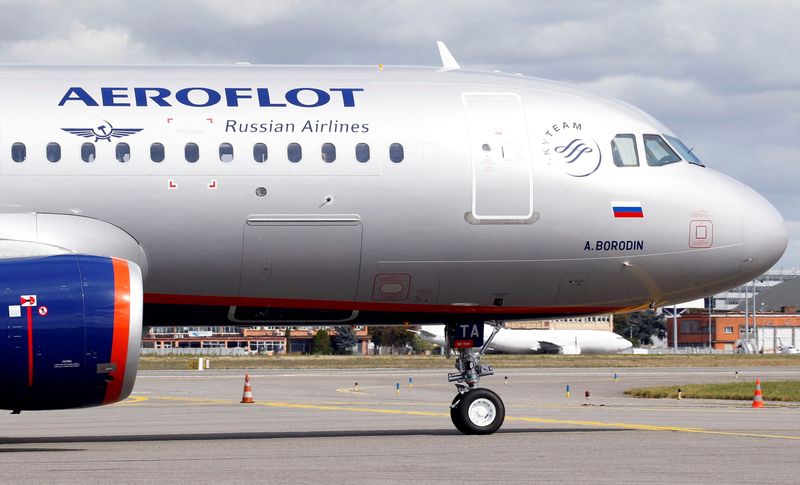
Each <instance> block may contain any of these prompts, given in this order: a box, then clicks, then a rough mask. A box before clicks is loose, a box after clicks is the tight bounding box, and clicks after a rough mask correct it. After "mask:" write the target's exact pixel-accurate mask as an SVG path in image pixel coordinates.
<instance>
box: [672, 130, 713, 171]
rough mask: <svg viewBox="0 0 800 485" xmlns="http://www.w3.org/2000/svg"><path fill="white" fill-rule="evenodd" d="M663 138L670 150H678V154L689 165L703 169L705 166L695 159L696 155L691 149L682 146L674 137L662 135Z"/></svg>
mask: <svg viewBox="0 0 800 485" xmlns="http://www.w3.org/2000/svg"><path fill="white" fill-rule="evenodd" d="M664 137H665V138H666V139H667V141H668V142H669V143H670V145H672V148H674V149H676V150H678V153H680V154H681V156H682V157H683V159H684V160H686V161H687V162H689V163H693V164H695V165H700V166H701V167H705V164H704V163H703V162H702V161H701V160H700V159H699V158H697V155H695V154H694V153H693V152H692V149H691V148H689V147H687V146H686V145H684V144H683V142H682V141H680V140H679V139H677V138H675V137H674V136H669V135H664Z"/></svg>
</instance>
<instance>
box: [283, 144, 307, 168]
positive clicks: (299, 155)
mask: <svg viewBox="0 0 800 485" xmlns="http://www.w3.org/2000/svg"><path fill="white" fill-rule="evenodd" d="M286 155H287V156H288V157H289V161H290V162H292V163H297V162H299V161H300V160H302V159H303V148H302V147H301V146H300V144H299V143H289V147H288V148H287V149H286Z"/></svg>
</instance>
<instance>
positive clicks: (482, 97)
mask: <svg viewBox="0 0 800 485" xmlns="http://www.w3.org/2000/svg"><path fill="white" fill-rule="evenodd" d="M463 99H464V108H465V110H466V114H467V124H468V128H469V146H470V157H471V165H472V210H471V214H470V215H471V217H472V219H475V220H478V221H480V220H501V221H502V220H512V221H524V220H527V219H530V218H531V217H532V216H533V170H532V168H531V154H530V144H529V142H528V132H527V127H526V122H525V112H524V110H523V107H522V102H521V100H520V97H519V96H518V95H516V94H513V93H464V95H463Z"/></svg>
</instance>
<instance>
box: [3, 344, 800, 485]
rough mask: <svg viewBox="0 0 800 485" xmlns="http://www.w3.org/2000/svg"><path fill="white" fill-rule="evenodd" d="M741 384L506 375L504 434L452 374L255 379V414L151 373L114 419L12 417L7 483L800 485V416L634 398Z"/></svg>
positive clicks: (695, 375) (206, 379) (587, 372)
mask: <svg viewBox="0 0 800 485" xmlns="http://www.w3.org/2000/svg"><path fill="white" fill-rule="evenodd" d="M485 360H486V361H487V362H488V363H491V358H490V357H487V358H486V359H485ZM212 365H213V361H212ZM736 370H737V369H724V368H702V369H684V368H681V369H664V368H659V369H640V368H636V369H514V370H508V371H507V372H505V371H503V370H498V371H497V374H496V375H495V376H491V377H486V378H484V379H483V380H482V381H481V385H482V386H483V387H488V388H490V389H493V390H495V391H496V392H498V393H499V394H500V395H501V396H502V398H503V400H504V402H505V404H506V413H507V415H506V422H505V423H504V425H503V427H502V429H501V430H500V431H499V432H497V433H495V434H493V435H490V436H465V435H462V434H460V433H458V432H457V431H456V430H455V429H454V428H453V426H452V424H451V422H450V418H449V410H448V405H449V403H450V401H451V400H452V398H453V396H454V395H455V388H454V386H453V385H452V384H448V383H447V382H446V377H445V372H444V371H442V370H430V371H428V370H425V371H420V370H338V371H337V370H308V371H306V370H297V371H294V370H270V371H261V370H260V371H253V372H251V373H250V376H251V381H252V386H253V393H254V397H255V401H256V402H255V404H240V403H239V401H240V400H241V396H242V388H243V384H244V373H245V371H244V370H243V371H214V370H208V371H188V370H187V371H146V372H141V373H140V375H139V379H138V380H137V383H136V387H135V389H134V393H133V395H132V396H131V398H129V399H128V400H126V401H124V402H122V403H119V404H116V405H113V406H106V407H101V408H93V409H84V410H73V411H48V412H28V413H26V412H23V414H22V415H19V416H12V415H6V416H3V417H2V418H0V483H81V484H87V483H112V482H113V483H145V482H146V483H152V482H161V483H179V482H180V483H182V482H192V483H267V482H268V483H281V482H301V481H302V482H310V483H320V482H325V483H351V482H355V483H364V482H369V483H389V482H392V483H395V482H414V483H433V482H436V483H441V482H447V483H451V482H508V483H521V482H526V483H530V482H561V483H563V482H571V483H574V482H592V483H643V482H648V483H675V482H682V483H754V482H755V483H758V482H764V483H778V482H782V483H797V482H798V481H800V459H798V458H799V457H800V403H789V404H776V403H769V402H768V403H767V407H765V408H763V409H752V408H751V406H750V403H749V402H740V401H715V400H691V399H684V400H681V401H678V400H644V399H634V398H629V397H626V396H624V395H623V391H624V390H625V389H628V388H631V387H640V386H650V385H669V384H678V385H680V384H688V383H706V382H729V381H733V380H735V371H736ZM738 370H739V379H740V380H748V381H755V379H756V378H757V377H758V378H761V379H762V380H779V379H800V367H796V368H778V367H771V368H765V369H752V368H746V369H738ZM615 373H616V374H617V380H616V381H614V379H613V377H614V374H615ZM506 376H507V381H506V379H505V377H506ZM409 378H411V380H412V382H411V384H412V385H409ZM356 382H358V389H357V390H356V385H355V383H356ZM506 382H507V383H506ZM397 384H400V389H399V392H398V390H397ZM567 385H569V386H570V391H571V396H570V398H567V397H566V386H567ZM585 391H589V393H590V397H589V398H588V399H587V398H586V397H585Z"/></svg>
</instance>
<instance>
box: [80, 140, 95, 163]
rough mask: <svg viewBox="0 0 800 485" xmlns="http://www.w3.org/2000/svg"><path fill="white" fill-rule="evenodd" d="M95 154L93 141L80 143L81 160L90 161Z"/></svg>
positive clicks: (92, 160)
mask: <svg viewBox="0 0 800 485" xmlns="http://www.w3.org/2000/svg"><path fill="white" fill-rule="evenodd" d="M96 156H97V152H96V151H95V148H94V143H89V142H86V143H84V144H83V145H81V160H83V161H84V162H86V163H92V162H94V159H95V157H96Z"/></svg>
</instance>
